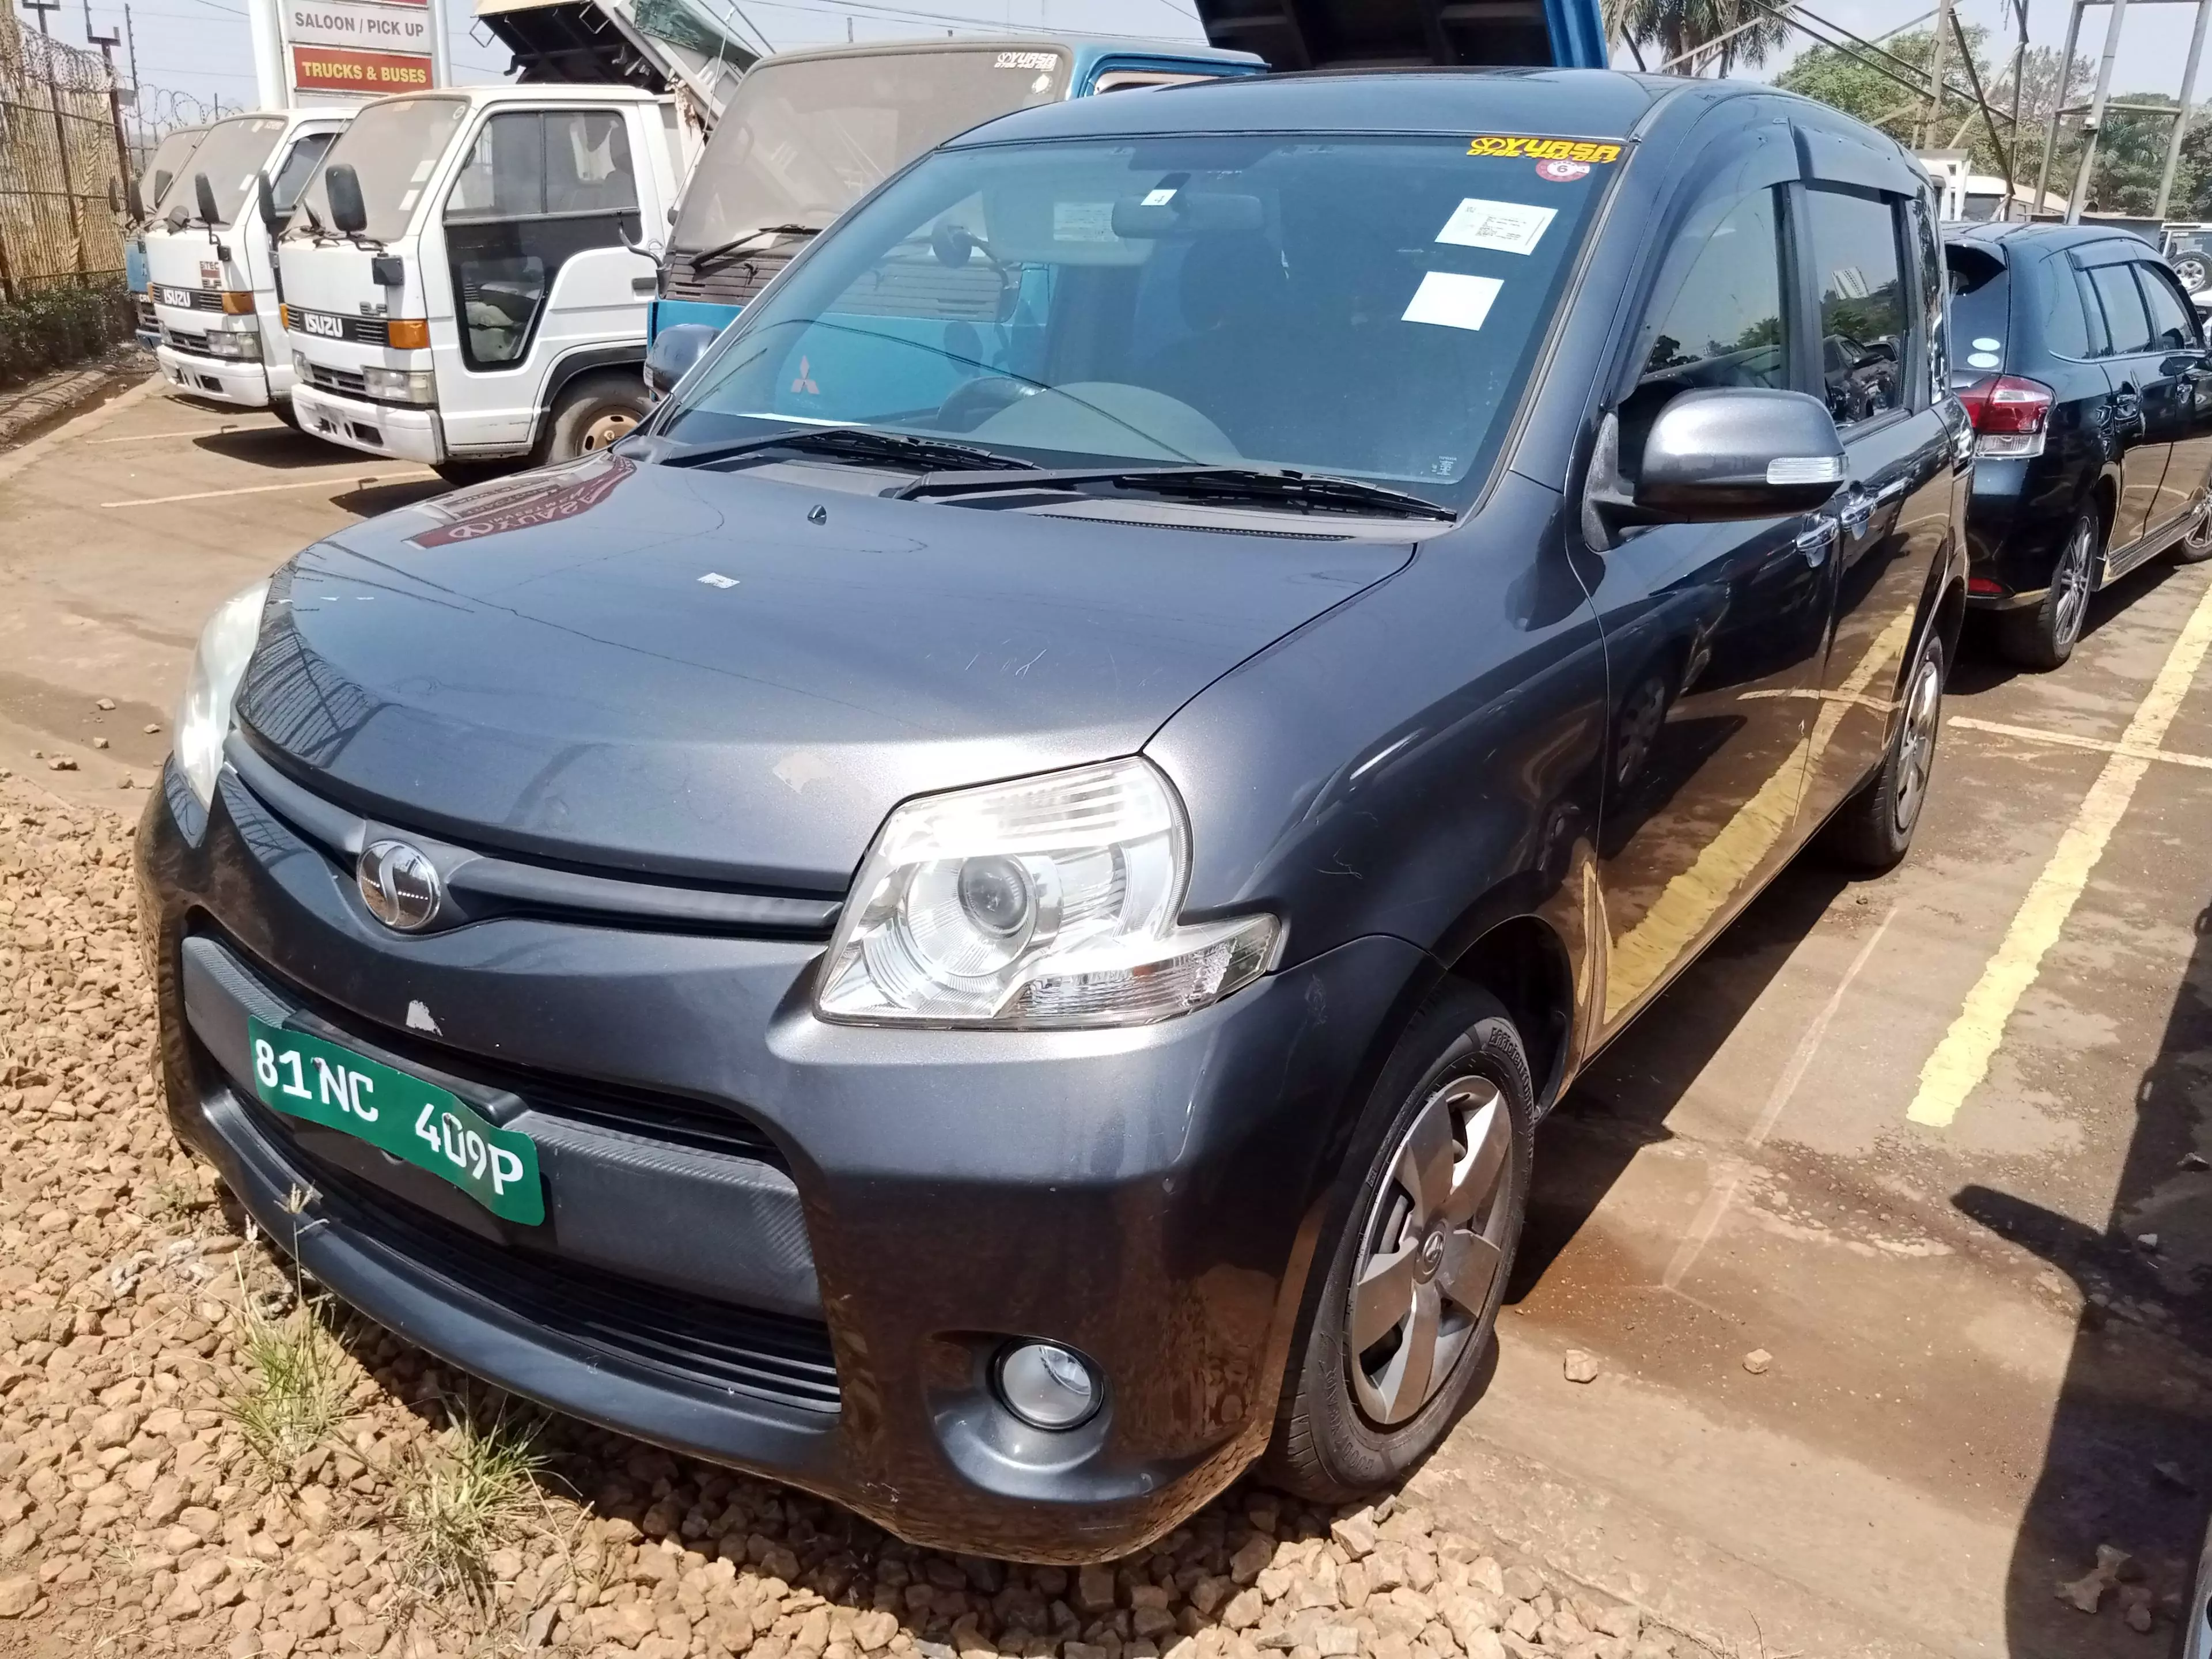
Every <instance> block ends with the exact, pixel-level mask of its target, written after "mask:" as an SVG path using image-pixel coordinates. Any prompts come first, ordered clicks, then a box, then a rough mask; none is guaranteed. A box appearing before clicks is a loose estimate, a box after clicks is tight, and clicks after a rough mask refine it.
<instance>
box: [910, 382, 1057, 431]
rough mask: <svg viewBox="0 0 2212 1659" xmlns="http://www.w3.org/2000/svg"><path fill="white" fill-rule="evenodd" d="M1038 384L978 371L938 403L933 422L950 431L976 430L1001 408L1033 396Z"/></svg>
mask: <svg viewBox="0 0 2212 1659" xmlns="http://www.w3.org/2000/svg"><path fill="white" fill-rule="evenodd" d="M1035 391H1036V387H1034V386H1030V385H1029V384H1027V383H1026V382H1025V381H1022V380H1015V379H1013V378H1012V376H1010V375H1006V374H979V375H977V376H976V377H975V379H974V380H965V381H963V382H962V383H961V384H960V385H958V386H955V387H953V388H952V392H951V396H949V397H948V398H945V401H944V402H943V403H941V404H939V405H938V406H937V416H936V420H935V422H934V424H935V425H937V426H938V427H939V428H941V429H943V430H945V431H948V432H973V431H974V430H975V428H977V427H978V426H981V424H982V423H983V422H985V421H987V420H989V419H990V418H991V416H994V415H995V414H997V413H998V412H999V411H1000V410H1002V409H1006V408H1009V407H1011V406H1012V405H1013V404H1017V403H1019V402H1020V401H1021V400H1022V399H1023V398H1026V397H1029V396H1030V395H1031V394H1032V393H1033V392H1035Z"/></svg>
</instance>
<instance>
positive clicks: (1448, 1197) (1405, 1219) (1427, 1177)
mask: <svg viewBox="0 0 2212 1659" xmlns="http://www.w3.org/2000/svg"><path fill="white" fill-rule="evenodd" d="M1512 1151H1513V1123H1512V1119H1511V1117H1510V1115H1508V1114H1507V1111H1506V1107H1505V1100H1504V1097H1503V1096H1502V1095H1500V1094H1499V1093H1498V1089H1497V1086H1496V1085H1493V1084H1492V1083H1490V1082H1489V1081H1488V1080H1487V1079H1483V1078H1479V1077H1463V1078H1455V1079H1453V1080H1452V1081H1451V1082H1449V1083H1447V1084H1445V1085H1443V1087H1442V1088H1441V1089H1439V1090H1437V1092H1436V1093H1435V1094H1434V1095H1432V1096H1431V1097H1430V1098H1429V1100H1428V1102H1427V1103H1426V1104H1425V1105H1424V1106H1423V1107H1422V1108H1421V1109H1420V1111H1419V1114H1418V1115H1416V1116H1415V1117H1414V1119H1413V1123H1412V1125H1411V1127H1408V1128H1407V1131H1406V1133H1405V1137H1404V1138H1403V1139H1401V1140H1400V1141H1399V1143H1398V1146H1397V1150H1396V1151H1395V1152H1394V1153H1393V1154H1392V1155H1391V1158H1390V1165H1389V1174H1387V1175H1386V1176H1384V1177H1383V1188H1382V1190H1381V1191H1380V1192H1378V1193H1377V1194H1376V1195H1375V1202H1374V1204H1373V1205H1372V1206H1370V1209H1369V1211H1368V1214H1367V1222H1366V1225H1365V1227H1364V1229H1363V1230H1362V1231H1361V1233H1360V1252H1359V1261H1358V1267H1357V1268H1356V1270H1355V1271H1354V1273H1353V1274H1352V1298H1351V1303H1352V1305H1351V1307H1350V1309H1349V1310H1347V1328H1348V1330H1349V1332H1350V1340H1349V1341H1348V1342H1347V1343H1346V1369H1347V1370H1348V1371H1349V1372H1350V1374H1351V1375H1350V1381H1351V1383H1352V1395H1353V1397H1354V1398H1355V1399H1356V1400H1358V1402H1359V1407H1360V1409H1361V1410H1362V1411H1364V1412H1365V1413H1367V1415H1368V1417H1369V1418H1370V1419H1372V1420H1374V1421H1375V1422H1376V1423H1378V1424H1381V1425H1383V1426H1385V1427H1389V1426H1390V1425H1395V1424H1399V1423H1403V1422H1404V1421H1406V1419H1408V1418H1410V1417H1412V1416H1413V1414H1414V1413H1417V1412H1419V1410H1420V1409H1421V1407H1424V1406H1425V1405H1427V1404H1428V1402H1429V1401H1431V1399H1433V1398H1435V1396H1436V1393H1437V1389H1439V1388H1441V1387H1442V1386H1443V1381H1444V1379H1445V1378H1446V1377H1448V1376H1450V1375H1451V1371H1452V1367H1453V1366H1454V1365H1455V1364H1456V1363H1457V1362H1458V1360H1459V1358H1460V1356H1461V1354H1462V1353H1463V1352H1466V1349H1467V1346H1468V1342H1469V1340H1472V1339H1473V1337H1474V1334H1475V1333H1476V1332H1477V1331H1478V1330H1479V1329H1480V1328H1481V1324H1482V1321H1483V1318H1484V1316H1486V1314H1487V1313H1488V1312H1489V1310H1490V1303H1491V1293H1492V1290H1493V1289H1494V1288H1495V1286H1496V1285H1497V1283H1498V1270H1499V1268H1500V1267H1501V1266H1502V1265H1503V1263H1504V1243H1505V1241H1504V1238H1503V1237H1501V1235H1502V1234H1503V1233H1504V1228H1505V1223H1506V1218H1507V1216H1508V1214H1509V1213H1510V1209H1511V1206H1510V1205H1509V1204H1508V1203H1507V1202H1506V1201H1505V1200H1506V1198H1507V1196H1508V1193H1509V1186H1510V1182H1511V1180H1512V1168H1513V1158H1512Z"/></svg>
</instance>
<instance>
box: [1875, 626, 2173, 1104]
mask: <svg viewBox="0 0 2212 1659" xmlns="http://www.w3.org/2000/svg"><path fill="white" fill-rule="evenodd" d="M2208 646H2212V587H2208V588H2206V589H2205V591H2204V592H2203V595H2202V596H2201V597H2200V598H2199V599H2197V608H2196V610H2194V611H2191V612H2190V613H2189V620H2188V621H2187V622H2186V623H2184V624H2183V625H2182V629H2181V635H2180V637H2179V638H2178V639H2176V640H2175V641H2174V642H2173V648H2172V650H2170V651H2169V652H2167V653H2166V662H2165V664H2164V665H2163V666H2161V667H2160V669H2159V671H2158V678H2156V679H2154V680H2153V681H2152V682H2151V687H2150V690H2149V693H2148V695H2147V696H2145V697H2144V698H2143V700H2142V703H2141V705H2140V706H2139V707H2137V708H2136V712H2135V715H2134V718H2132V719H2131V720H2129V721H2128V729H2127V730H2126V731H2125V732H2123V733H2122V734H2121V737H2120V741H2119V743H2118V745H2116V747H2115V750H2114V752H2113V753H2112V756H2111V757H2110V758H2108V759H2107V760H2106V762H2105V765H2104V769H2102V770H2101V771H2100V772H2099V773H2098V774H2097V781H2095V782H2094V783H2093V784H2091V785H2090V786H2089V793H2088V794H2087V796H2085V797H2084V798H2083V799H2082V802H2081V806H2080V808H2079V809H2078V810H2077V811H2075V814H2074V821H2073V823H2069V825H2067V827H2066V833H2065V834H2064V835H2063V836H2060V837H2059V838H2058V846H2057V848H2056V850H2054V851H2053V852H2052V853H2051V861H2050V862H2049V863H2047V864H2045V866H2043V873H2042V874H2040V875H2039V876H2038V877H2036V878H2035V884H2034V885H2033V887H2030V888H2029V889H2028V890H2027V897H2026V898H2024V899H2022V900H2021V903H2020V908H2019V910H2018V911H2017V912H2016V913H2015V915H2014V916H2013V919H2012V926H2011V927H2008V928H2007V929H2006V930H2005V936H2004V942H2003V943H2002V945H1998V946H1997V951H1996V955H1995V956H1993V957H1990V960H1989V964H1988V966H1986V967H1984V969H1982V976H1981V978H1980V979H1979V980H1978V981H1976V983H1975V986H1974V988H1973V989H1972V991H1969V992H1968V993H1967V994H1966V1006H1964V1007H1963V1008H1961V1009H1960V1011H1959V1017H1958V1018H1956V1019H1954V1020H1953V1021H1952V1022H1951V1029H1950V1030H1948V1031H1946V1032H1945V1033H1944V1034H1943V1040H1942V1042H1939V1043H1937V1044H1936V1052H1935V1053H1934V1054H1930V1055H1929V1056H1928V1063H1927V1064H1926V1065H1924V1066H1922V1067H1921V1068H1920V1088H1919V1091H1918V1092H1917V1093H1916V1094H1915V1095H1914V1096H1913V1097H1912V1104H1911V1106H1910V1107H1908V1108H1906V1109H1905V1117H1906V1118H1907V1119H1908V1120H1909V1121H1911V1122H1914V1123H1923V1124H1926V1125H1928V1126H1929V1127H1931V1128H1937V1129H1940V1128H1943V1127H1947V1126H1948V1124H1949V1123H1950V1122H1951V1121H1952V1120H1953V1119H1954V1118H1955V1117H1957V1116H1958V1115H1959V1109H1960V1107H1961V1106H1963V1105H1965V1104H1966V1097H1967V1096H1968V1095H1971V1094H1972V1093H1973V1091H1975V1089H1976V1088H1978V1086H1979V1085H1980V1084H1981V1081H1982V1079H1984V1077H1986V1076H1988V1075H1989V1069H1990V1060H1992V1059H1994V1058H1995V1057H1996V1051H1997V1045H1998V1043H1999V1042H2002V1040H2003V1037H2004V1028H2005V1022H2006V1021H2007V1020H2008V1019H2010V1018H2012V1011H2013V1010H2014V1009H2015V1007H2017V1006H2019V1004H2020V1000H2021V996H2022V995H2023V994H2025V993H2026V992H2027V987H2029V986H2031V985H2033V984H2034V983H2035V976H2036V975H2037V974H2038V973H2039V971H2041V969H2042V967H2043V958H2044V956H2045V953H2046V952H2047V951H2049V950H2050V949H2051V946H2052V945H2054V944H2056V943H2057V939H2058V934H2059V932H2060V930H2061V929H2062V928H2063V927H2065V925H2066V919H2067V918H2068V917H2069V915H2072V914H2073V912H2074V904H2075V900H2077V899H2079V898H2080V897H2081V890H2082V889H2083V888H2084V887H2086V886H2087V885H2088V882H2089V872H2091V871H2092V870H2093V869H2095V868H2096V867H2097V860H2099V859H2100V858H2102V857H2103V856H2104V852H2105V846H2106V842H2109V841H2111V839H2112V831H2113V829H2115V828H2116V827H2117V826H2118V823H2119V821H2120V818H2121V817H2122V815H2124V813H2125V812H2126V811H2127V810H2128V804H2129V802H2130V801H2131V800H2133V799H2135V793H2136V785H2137V784H2138V783H2140V782H2142V778H2143V774H2145V773H2146V772H2148V771H2149V770H2150V765H2151V763H2150V756H2151V753H2152V752H2153V751H2154V750H2157V748H2158V746H2159V743H2160V739H2162V738H2164V737H2165V736H2166V727H2167V726H2171V725H2172V723H2173V717H2174V714H2176V713H2177V712H2178V711H2179V708H2180V707H2181V699H2182V697H2183V696H2184V695H2185V694H2186V693H2187V691H2188V690H2189V686H2190V682H2191V681H2192V680H2193V679H2195V678H2196V677H2197V669H2198V668H2199V667H2200V666H2201V665H2203V661H2204V652H2205V649H2206V647H2208Z"/></svg>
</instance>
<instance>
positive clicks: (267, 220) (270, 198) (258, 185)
mask: <svg viewBox="0 0 2212 1659" xmlns="http://www.w3.org/2000/svg"><path fill="white" fill-rule="evenodd" d="M253 204H254V206H256V207H257V208H258V209H260V210H261V228H262V229H264V230H265V231H267V232H268V233H269V234H270V235H271V236H274V235H275V234H276V233H277V232H278V231H279V230H281V229H283V225H282V224H281V223H280V222H278V219H277V215H276V189H275V187H274V186H272V185H270V182H269V175H268V174H267V173H255V174H254V175H253Z"/></svg>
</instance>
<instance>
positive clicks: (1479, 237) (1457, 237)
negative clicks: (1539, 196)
mask: <svg viewBox="0 0 2212 1659" xmlns="http://www.w3.org/2000/svg"><path fill="white" fill-rule="evenodd" d="M1558 217H1559V210H1558V209H1557V208H1547V207H1530V206H1529V205H1528V204H1527V203H1525V202H1485V201H1480V200H1478V199H1477V198H1475V197H1468V199H1467V200H1466V201H1464V202H1462V203H1461V204H1459V205H1458V206H1457V207H1456V208H1455V209H1454V210H1452V216H1451V217H1450V218H1449V219H1447V220H1445V221H1444V228H1443V229H1442V230H1440V231H1438V232H1437V240H1438V241H1439V242H1454V243H1456V244H1457V245H1458V246H1461V247H1486V248H1493V249H1495V250H1496V251H1497V252H1500V253H1534V252H1535V251H1536V244H1537V243H1538V242H1540V241H1541V240H1543V237H1544V233H1545V232H1546V231H1547V230H1548V229H1550V228H1551V224H1552V221H1553V220H1554V219H1556V218H1558Z"/></svg>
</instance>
